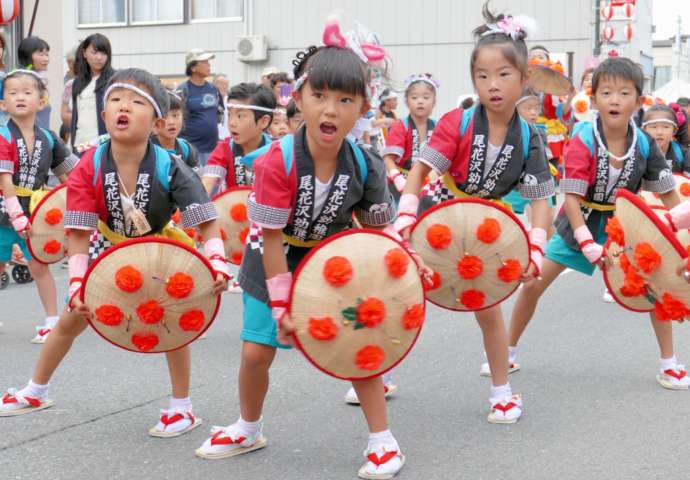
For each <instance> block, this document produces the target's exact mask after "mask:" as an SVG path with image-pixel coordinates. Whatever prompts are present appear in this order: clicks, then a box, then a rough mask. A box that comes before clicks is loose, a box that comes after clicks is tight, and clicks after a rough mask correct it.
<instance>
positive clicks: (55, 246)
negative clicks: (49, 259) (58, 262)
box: [43, 240, 62, 255]
mask: <svg viewBox="0 0 690 480" xmlns="http://www.w3.org/2000/svg"><path fill="white" fill-rule="evenodd" d="M61 248H62V243H60V242H58V241H57V240H48V241H47V242H46V243H45V244H44V245H43V251H44V252H45V253H47V254H48V255H55V254H56V253H58V252H59V251H60V249H61Z"/></svg>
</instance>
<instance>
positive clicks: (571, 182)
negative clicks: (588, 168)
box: [558, 178, 589, 197]
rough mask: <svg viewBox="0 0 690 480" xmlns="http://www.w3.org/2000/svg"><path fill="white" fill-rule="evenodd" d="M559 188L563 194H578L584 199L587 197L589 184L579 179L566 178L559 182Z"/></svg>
mask: <svg viewBox="0 0 690 480" xmlns="http://www.w3.org/2000/svg"><path fill="white" fill-rule="evenodd" d="M558 188H560V190H561V193H576V194H577V195H580V196H582V197H584V196H586V195H587V190H588V189H589V184H588V183H587V182H586V181H584V180H578V179H577V178H564V179H562V180H561V181H560V182H559V184H558Z"/></svg>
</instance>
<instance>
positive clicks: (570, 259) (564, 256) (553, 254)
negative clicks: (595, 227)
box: [545, 229, 608, 276]
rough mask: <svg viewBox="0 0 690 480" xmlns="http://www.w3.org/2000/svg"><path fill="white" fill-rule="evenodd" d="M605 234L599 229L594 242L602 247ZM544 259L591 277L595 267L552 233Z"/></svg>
mask: <svg viewBox="0 0 690 480" xmlns="http://www.w3.org/2000/svg"><path fill="white" fill-rule="evenodd" d="M607 237H608V236H607V235H606V232H604V231H603V229H601V231H600V232H599V235H598V236H597V239H596V242H597V243H599V244H601V245H603V244H605V243H606V239H607ZM545 257H546V258H548V259H549V260H551V261H552V262H556V263H559V264H561V265H563V266H564V267H568V268H572V269H573V270H575V271H577V272H580V273H584V274H585V275H589V276H592V274H593V273H594V270H596V266H595V265H593V264H591V263H589V260H587V258H586V257H585V256H584V255H583V254H582V252H581V251H580V250H579V249H578V250H575V249H574V248H571V247H569V246H568V244H567V243H565V240H563V237H561V236H560V235H559V234H558V232H556V233H554V235H553V237H551V240H549V243H547V244H546V252H545Z"/></svg>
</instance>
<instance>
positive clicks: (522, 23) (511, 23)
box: [481, 15, 537, 42]
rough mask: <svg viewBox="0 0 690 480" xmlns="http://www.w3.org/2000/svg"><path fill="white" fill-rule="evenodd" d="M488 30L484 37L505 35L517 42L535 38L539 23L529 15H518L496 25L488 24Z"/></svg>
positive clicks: (502, 20) (504, 19) (505, 18)
mask: <svg viewBox="0 0 690 480" xmlns="http://www.w3.org/2000/svg"><path fill="white" fill-rule="evenodd" d="M487 28H488V30H487V31H486V32H484V33H482V35H481V36H482V37H485V36H486V35H494V34H503V35H508V36H509V37H510V38H512V39H513V41H514V42H517V41H518V40H520V39H522V38H525V37H526V36H530V37H531V36H534V35H535V34H536V33H537V22H536V20H534V19H533V18H532V17H528V16H527V15H516V16H515V17H513V16H510V15H508V16H506V17H504V18H502V19H501V20H499V21H498V22H496V23H489V24H487Z"/></svg>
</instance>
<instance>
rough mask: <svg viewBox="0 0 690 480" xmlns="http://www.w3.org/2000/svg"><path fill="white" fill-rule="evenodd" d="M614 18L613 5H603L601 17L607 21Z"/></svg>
mask: <svg viewBox="0 0 690 480" xmlns="http://www.w3.org/2000/svg"><path fill="white" fill-rule="evenodd" d="M612 18H613V7H612V6H611V5H607V6H604V7H601V19H602V20H605V21H609V20H611V19H612Z"/></svg>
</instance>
